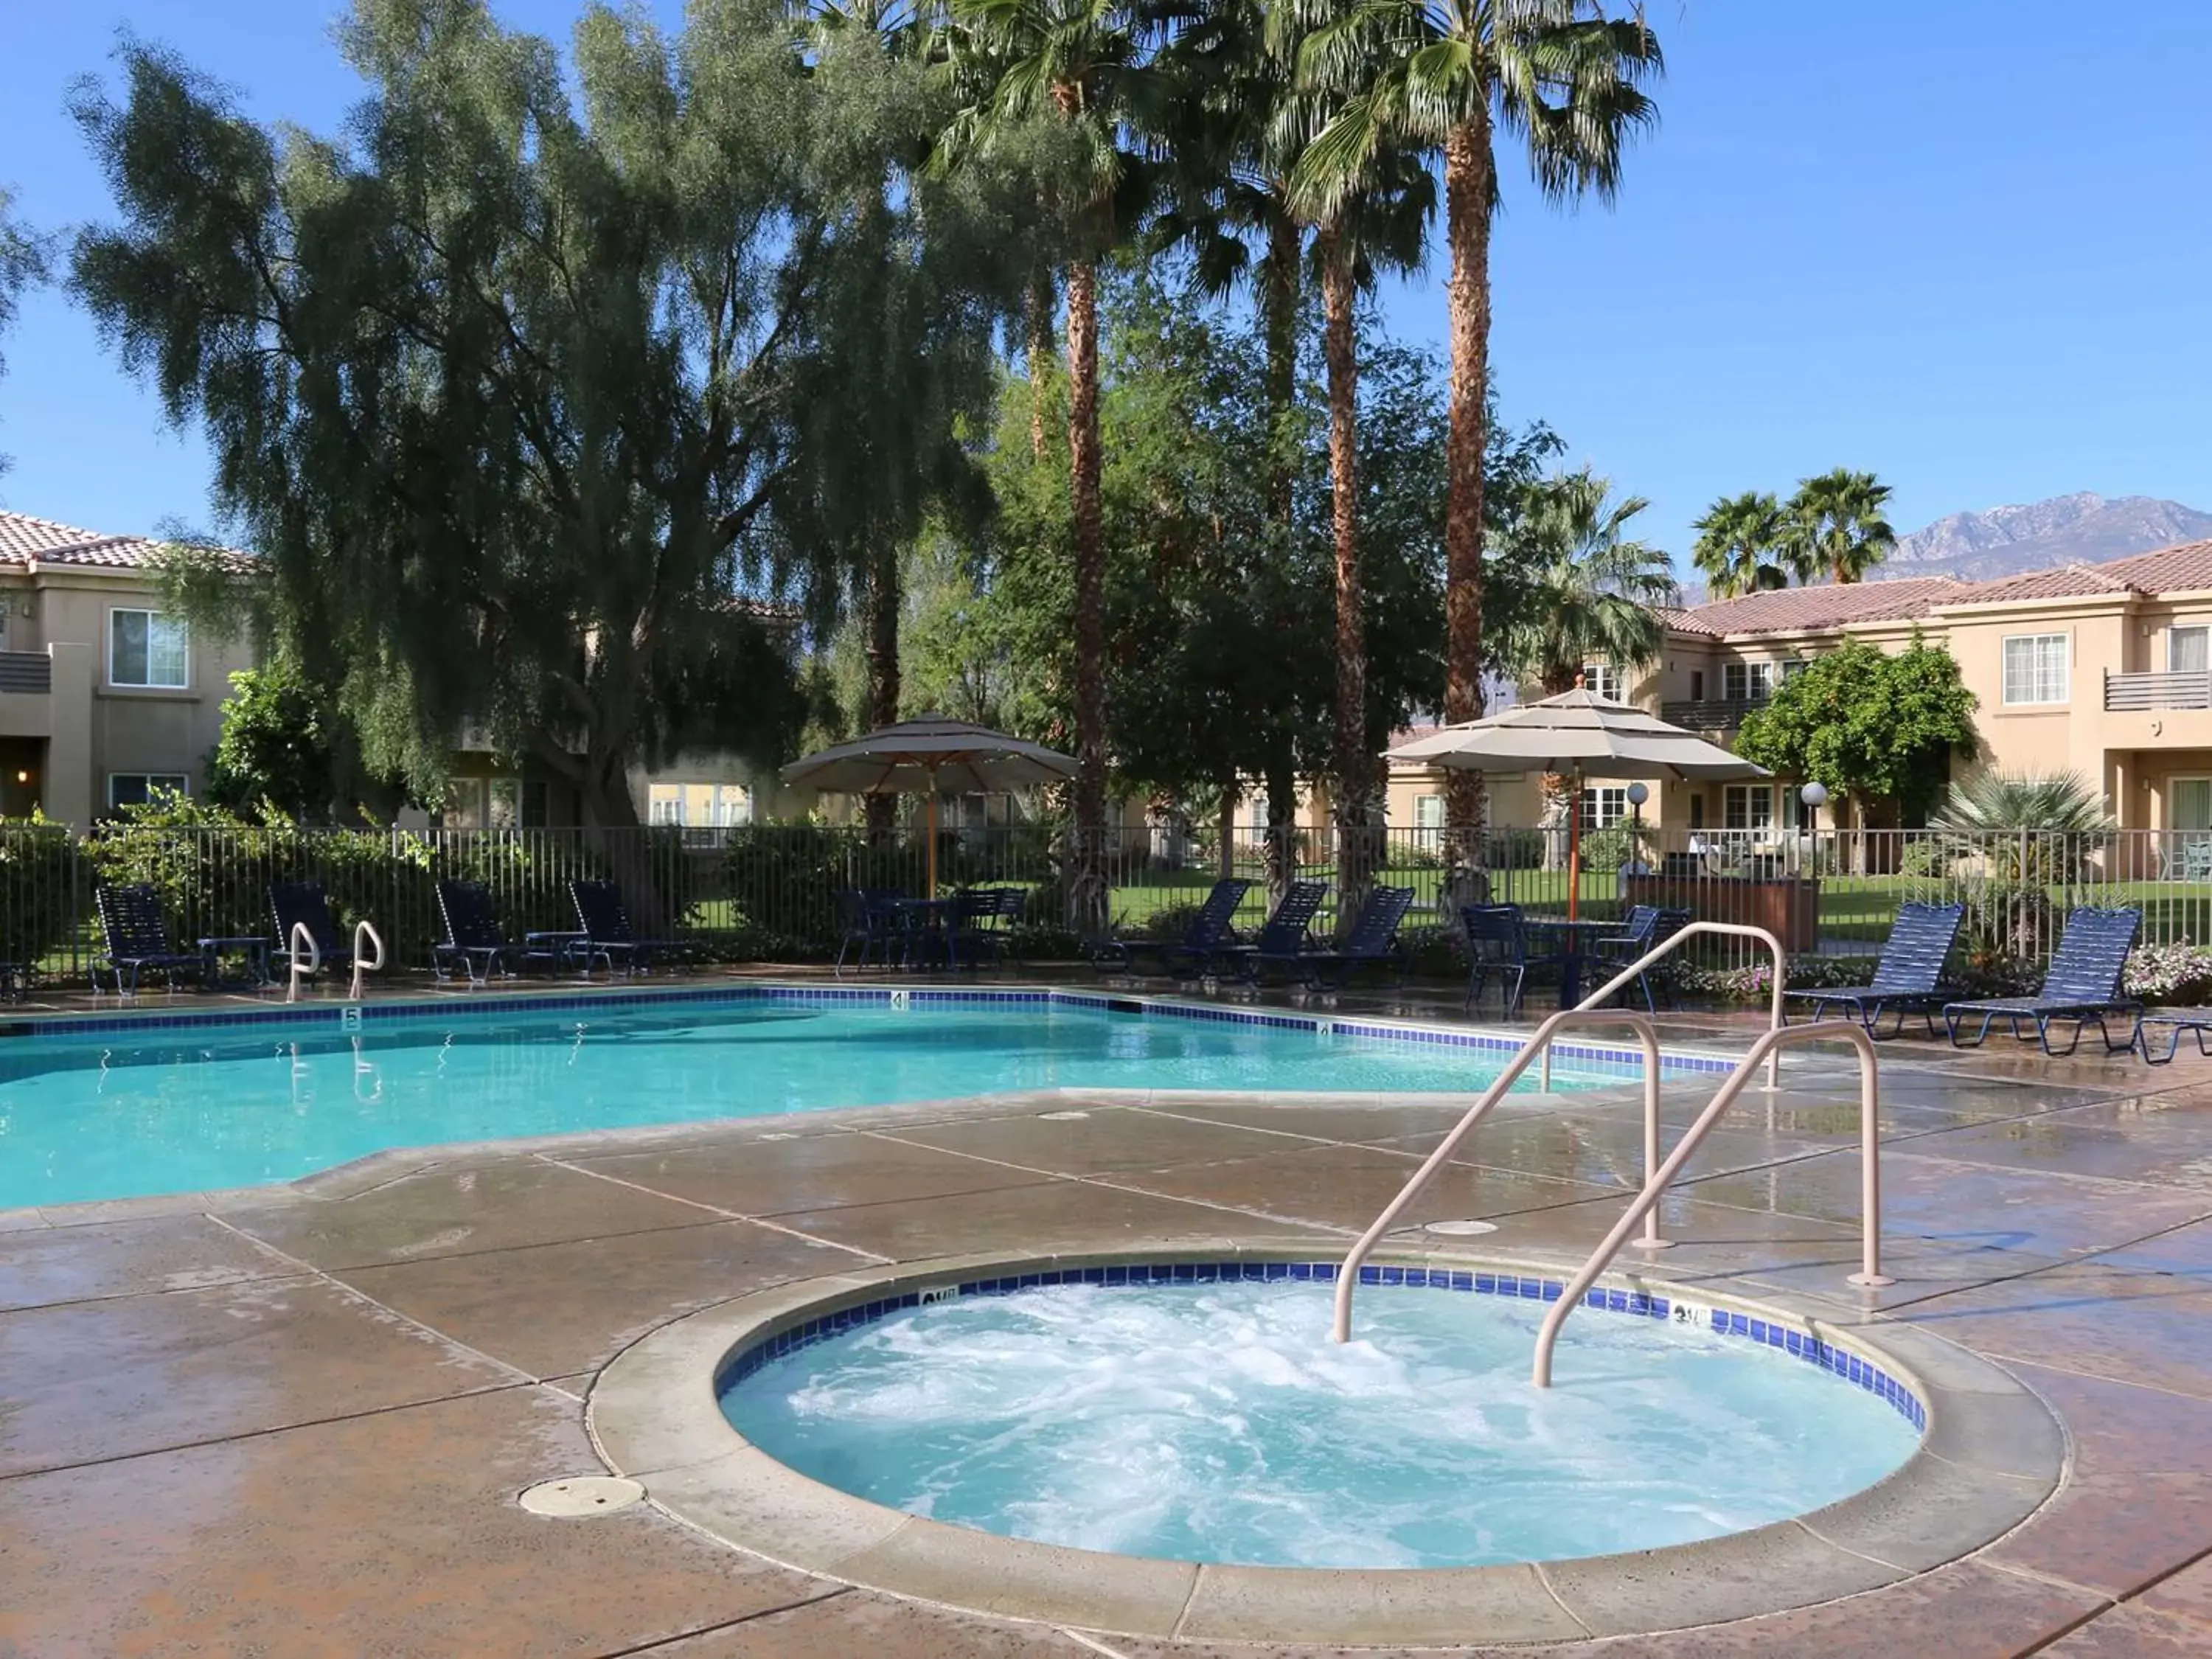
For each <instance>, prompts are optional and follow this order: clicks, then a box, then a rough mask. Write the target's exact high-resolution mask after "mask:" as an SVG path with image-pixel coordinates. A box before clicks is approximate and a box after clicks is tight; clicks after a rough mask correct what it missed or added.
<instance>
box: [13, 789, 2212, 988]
mask: <svg viewBox="0 0 2212 1659" xmlns="http://www.w3.org/2000/svg"><path fill="white" fill-rule="evenodd" d="M1097 841H1098V842H1099V844H1100V845H1101V846H1102V847H1103V861H1104V876H1105V879H1106V883H1107V887H1108V891H1109V904H1108V908H1109V915H1110V924H1111V926H1113V927H1115V929H1117V930H1120V931H1123V932H1132V933H1145V932H1152V933H1179V932H1180V931H1181V929H1182V926H1183V924H1184V922H1185V921H1187V920H1188V916H1189V915H1190V913H1191V912H1192V911H1193V910H1194V908H1195V907H1196V906H1197V905H1198V904H1199V903H1200V902H1201V901H1202V900H1203V899H1204V897H1205V896H1206V891H1207V890H1208V889H1209V888H1210V886H1211V885H1212V883H1213V881H1214V880H1215V879H1216V878H1218V876H1220V875H1222V874H1225V873H1226V874H1232V875H1237V876H1241V877H1243V878H1247V879H1249V880H1250V881H1251V882H1252V883H1253V888H1252V891H1251V892H1250V894H1249V896H1247V899H1246V901H1245V904H1244V908H1243V912H1242V913H1241V915H1240V921H1247V922H1251V923H1256V922H1258V921H1260V920H1261V917H1262V916H1264V915H1265V914H1266V911H1267V907H1268V903H1269V896H1270V894H1271V893H1272V892H1274V891H1279V890H1280V887H1281V885H1282V884H1284V883H1285V882H1286V881H1288V880H1291V879H1292V878H1318V879H1323V880H1328V881H1329V882H1331V883H1332V884H1333V885H1332V891H1331V896H1330V897H1331V904H1332V907H1333V906H1334V902H1336V900H1337V899H1338V898H1339V897H1340V894H1339V893H1338V892H1337V891H1336V890H1335V887H1334V884H1335V883H1336V881H1337V878H1338V876H1339V874H1340V864H1339V860H1338V859H1337V857H1336V848H1335V847H1334V842H1333V838H1332V837H1331V836H1329V835H1328V834H1327V833H1325V832H1312V831H1294V832H1291V833H1289V834H1286V835H1283V836H1278V837H1275V838H1273V839H1270V838H1269V837H1267V836H1265V835H1260V834H1245V833H1241V832H1240V834H1239V835H1237V836H1235V837H1232V839H1231V842H1230V844H1229V846H1228V847H1227V848H1222V847H1221V846H1220V845H1219V844H1218V842H1214V841H1210V840H1207V839H1204V838H1200V837H1194V836H1189V835H1188V834H1178V833H1173V832H1170V831H1165V830H1160V831H1147V830H1142V829H1120V830H1110V831H1108V832H1105V833H1104V834H1103V835H1102V836H1099V837H1097ZM1446 854H1447V844H1446V842H1445V840H1444V832H1443V831H1442V830H1440V829H1393V830H1390V831H1388V832H1386V833H1383V834H1382V835H1380V836H1376V838H1375V840H1374V841H1373V842H1372V843H1371V845H1370V853H1369V856H1368V858H1367V859H1366V860H1364V861H1365V862H1367V863H1369V864H1370V865H1371V866H1372V868H1371V872H1370V877H1369V879H1370V880H1372V881H1374V882H1376V883H1383V884H1394V885H1401V886H1408V887H1411V888H1413V890H1414V895H1415V897H1414V908H1413V913H1412V917H1411V920H1410V921H1409V924H1408V926H1409V927H1410V928H1411V929H1412V930H1413V934H1414V936H1415V939H1416V942H1417V943H1424V942H1425V944H1427V945H1430V946H1432V947H1434V949H1435V950H1436V951H1437V962H1436V965H1437V967H1438V969H1439V970H1442V969H1443V967H1444V966H1445V963H1444V958H1445V957H1448V956H1449V950H1450V941H1451V939H1452V937H1453V935H1454V933H1455V927H1454V917H1455V907H1456V906H1457V905H1458V904H1459V903H1462V902H1468V901H1470V900H1475V899H1483V900H1487V901H1490V902H1501V903H1513V904H1518V905H1521V906H1522V907H1524V908H1528V909H1529V910H1532V911H1536V912H1544V913H1557V912H1560V911H1564V910H1565V908H1567V905H1568V887H1569V879H1568V872H1567V861H1568V845H1567V838H1566V836H1565V834H1564V832H1562V831H1560V830H1558V829H1526V828H1512V829H1491V830H1487V831H1486V832H1484V833H1483V834H1482V835H1481V836H1480V837H1479V839H1478V841H1477V842H1476V843H1475V844H1474V845H1473V846H1472V847H1471V848H1468V856H1466V857H1465V858H1463V859H1460V860H1448V858H1447V856H1446ZM1580 855H1581V878H1580V886H1579V889H1578V890H1577V894H1576V904H1577V908H1578V909H1579V910H1580V911H1581V912H1582V913H1583V914H1584V915H1589V916H1592V917H1598V918H1602V917H1607V916H1611V915H1619V914H1620V913H1622V912H1623V911H1624V910H1625V909H1626V908H1627V907H1628V906H1629V905H1631V904H1634V903H1639V902H1649V903H1656V904H1662V905H1670V906H1679V907H1680V908H1686V909H1689V910H1692V911H1693V912H1695V913H1696V914H1697V915H1700V916H1702V917H1705V918H1706V919H1708V920H1713V921H1748V922H1756V923H1759V924H1760V925H1763V926H1766V927H1771V928H1772V930H1773V931H1775V932H1776V933H1778V934H1779V935H1780V936H1781V937H1782V938H1783V939H1784V944H1785V945H1787V947H1788V948H1789V949H1790V951H1791V952H1792V954H1793V955H1795V956H1797V957H1830V958H1834V959H1838V960H1841V959H1846V958H1851V957H1864V956H1868V955H1871V954H1873V952H1874V951H1876V950H1878V949H1879V947H1880V945H1881V940H1882V939H1884V938H1885V937H1886V936H1887V933H1888V930H1889V924H1890V921H1891V919H1892V918H1893V916H1894V915H1895V914H1896V910H1897V907H1898V906H1899V904H1900V903H1903V902H1905V901H1907V900H1909V899H1929V900H1934V901H1936V902H1954V901H1955V902H1959V903H1960V904H1962V905H1964V906H1965V907H1966V927H1965V929H1964V931H1963V933H1962V939H1961V953H1962V957H1963V958H1964V959H1966V960H1967V961H1970V962H1972V963H1976V964H1978V965H1979V966H1980V967H1982V968H1984V969H1986V970H1988V971H1989V972H1990V973H1991V974H1992V975H1997V976H2002V974H2003V973H2005V972H2011V973H2013V974H2015V975H2032V974H2033V971H2034V969H2035V968H2036V966H2037V965H2038V964H2039V963H2040V962H2041V961H2042V960H2043V959H2044V958H2045V957H2047V956H2048V954H2049V952H2050V950H2051V946H2052V945H2053V944H2054V943H2055V941H2056V939H2057V932H2058V929H2059V927H2061V925H2062V924H2063V920H2064V917H2065V914H2066V912H2067V911H2068V909H2069V908H2072V907H2073V906H2074V905H2076V904H2081V903H2098V904H2122V905H2130V906H2133V907H2135V908H2139V909H2141V910H2142V913H2143V939H2144V941H2145V943H2146V944H2147V945H2155V946H2161V947H2166V946H2172V947H2179V946H2182V945H2194V944H2197V943H2200V942H2205V941H2212V833H2208V832H2201V831H2154V830H2124V831H2115V832H2112V833H2108V834H2102V835H2087V836H2069V835H2056V834H2043V833H2038V832H2033V831H2029V832H2007V833H2002V834H1996V835H1988V836H1972V837H1962V836H1948V835H1940V834H1936V833H1934V832H1929V831H1921V830H1893V831H1844V832H1837V831H1823V832H1820V833H1819V834H1790V833H1786V832H1772V831H1768V830H1765V829H1743V830H1687V831H1686V830H1668V831H1665V832H1660V831H1656V830H1645V831H1644V832H1642V833H1641V834H1640V835H1638V834H1637V833H1636V832H1634V831H1633V830H1632V828H1631V827H1630V826H1628V825H1626V824H1622V825H1615V826H1609V827H1607V828H1605V829H1598V830H1595V831H1593V832H1592V833H1590V834H1589V835H1587V836H1583V838H1582V842H1581V848H1580ZM937 865H938V884H939V890H951V889H955V888H958V887H962V886H966V885H989V886H1018V887H1021V888H1023V889H1024V890H1027V891H1028V893H1029V895H1030V900H1029V903H1028V906H1027V908H1026V913H1025V916H1024V925H1023V927H1021V928H1020V929H1018V930H1017V933H1016V938H1015V941H1014V943H1015V949H1016V954H1018V955H1024V956H1028V957H1037V958H1054V957H1066V956H1068V955H1071V954H1073V952H1074V951H1075V950H1076V949H1077V947H1078V945H1079V942H1080V941H1079V939H1077V938H1076V937H1075V935H1074V934H1073V932H1072V931H1071V930H1070V929H1069V928H1068V927H1067V926H1066V903H1065V887H1064V883H1065V880H1066V870H1067V860H1066V836H1064V834H1063V833H1062V832H1061V831H1060V829H1057V828H1055V827H1054V826H1052V825H1047V824H1014V825H1000V826H994V827H992V828H990V829H974V830H948V831H945V832H944V833H943V834H941V835H940V836H939V845H938V849H937ZM927 868H928V848H927V845H926V844H925V841H924V838H923V837H922V836H921V835H919V834H916V833H913V832H909V831H902V832H899V833H898V834H896V835H894V836H890V837H884V838H878V837H872V836H870V835H869V834H868V833H867V832H866V830H865V829H860V828H858V827H850V828H848V827H844V826H829V825H822V824H813V823H798V824H759V825H748V826H743V827H738V828H732V829H676V828H665V829H662V828H654V829H633V830H621V831H593V830H583V829H507V830H398V829H392V830H382V829H379V830H366V829H302V828H293V827H281V828H273V829H177V828H172V827H166V826H163V827H155V826H131V825H106V826H103V827H102V828H101V829H99V830H98V831H96V832H94V834H92V835H90V836H74V835H72V834H70V832H69V831H67V830H65V829H60V828H58V827H56V826H52V825H46V824H38V823H31V824H9V825H5V826H0V960H4V961H8V962H13V963H27V964H30V965H32V966H33V967H34V968H35V969H37V970H38V971H39V972H40V974H41V975H43V976H45V977H46V978H48V979H51V980H54V981H64V982H67V981H82V979H83V978H84V977H85V975H86V971H87V969H88V966H89V964H90V963H92V962H93V961H94V960H95V959H97V957H98V956H99V955H100V949H101V946H100V933H99V925H98V920H97V915H96V912H95V909H94V890H95V889H96V888H97V887H98V886H99V885H100V884H103V883H118V884H119V883H127V882H147V883H150V884H152V885H153V886H154V887H155V889H156V890H157V891H158V893H159V894H160V896H161V901H162V904H163V907H164V909H165V912H166V914H167V918H168V921H169V925H170V928H171V932H172V935H173V938H174V939H176V940H177V941H179V942H180V943H182V944H183V945H186V946H189V945H190V944H191V942H192V941H194V940H196V939H202V938H208V937H214V936H218V935H221V936H246V935H270V934H273V925H272V923H271V920H270V908H269V898H268V889H269V887H270V884H272V883H275V882H280V881H287V882H289V881H315V882H320V883H321V884H323V885H324V886H325V889H326V890H328V891H329V893H330V896H331V901H332V903H333V905H334V907H335V908H337V911H338V912H339V914H340V915H341V917H342V919H343V921H344V922H345V923H346V924H347V925H348V926H350V925H351V923H353V922H354V921H358V920H362V919H367V920H370V921H374V922H375V923H376V924H377V926H378V927H379V929H380V932H381V933H383V935H384V937H385V939H386V943H387V946H388V948H389V949H390V951H391V952H392V957H393V959H394V962H395V964H396V965H398V966H404V967H416V968H419V967H422V966H426V965H427V964H428V961H429V953H430V947H431V945H432V944H433V942H434V941H435V940H436V939H438V938H439V937H440V936H441V927H440V923H439V920H438V911H437V904H436V897H435V883H436V881H437V880H438V879H439V878H442V877H458V878H469V879H474V880H480V881H483V882H484V883H485V884H488V885H489V888H490V890H491V892H492V895H493V900H494V903H495V908H497V910H498V912H499V915H500V916H501V921H502V922H503V923H504V925H505V926H506V927H507V929H508V931H509V932H510V933H514V934H517V935H519V934H520V933H524V932H526V931H532V930H538V929H550V928H560V927H573V926H574V910H573V908H572V907H571V904H570V901H569V898H568V882H569V881H570V880H571V879H572V878H579V877H583V878H612V879H614V880H616V881H618V882H620V883H621V884H622V885H623V890H624V892H625V894H626V895H627V896H628V897H629V903H630V908H631V909H632V910H633V912H635V913H636V914H637V916H638V919H639V921H640V923H641V926H647V927H652V928H653V929H656V930H665V929H671V928H672V929H679V930H681V931H682V932H684V933H685V934H686V935H687V936H689V937H690V939H693V940H695V941H696V945H697V946H698V948H699V951H700V952H701V953H702V955H703V956H706V957H711V958H716V959H720V960H726V961H791V962H806V961H818V960H821V959H823V957H827V956H829V954H830V953H832V952H833V951H835V950H836V944H837V938H838V934H839V932H840V927H841V909H840V901H839V896H840V895H841V894H842V892H844V891H845V890H848V889H850V888H854V887H865V888H871V889H878V890H900V891H904V892H908V893H919V892H920V891H921V889H922V887H923V886H924V884H925V883H926V880H927ZM1354 897H1355V899H1356V897H1357V895H1356V894H1355V895H1354ZM1335 920H1336V917H1335V913H1334V908H1328V909H1325V910H1324V912H1323V914H1322V918H1321V920H1320V922H1319V923H1318V926H1319V927H1321V928H1322V929H1324V930H1326V929H1328V928H1329V927H1333V926H1334V923H1335ZM1755 955H1756V953H1755V952H1753V951H1747V950H1744V949H1741V948H1739V947H1737V946H1735V945H1715V946H1714V947H1713V948H1712V950H1711V951H1710V952H1709V953H1708V955H1707V957H1706V961H1707V963H1708V965H1709V966H1711V967H1713V968H1715V969H1728V968H1730V967H1733V966H1743V967H1750V966H1752V965H1753V963H1754V958H1755Z"/></svg>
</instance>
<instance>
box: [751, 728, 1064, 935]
mask: <svg viewBox="0 0 2212 1659" xmlns="http://www.w3.org/2000/svg"><path fill="white" fill-rule="evenodd" d="M1074 775H1075V762H1074V760H1073V757H1069V756H1066V755H1063V754H1060V753H1059V752H1058V751H1056V750H1051V749H1047V748H1046V747H1044V745H1043V744H1035V743H1029V742H1025V741H1024V739H1022V738H1017V737H1012V736H1010V735H1008V734H1007V733H1006V732H994V731H993V730H992V729H991V728H990V727H989V726H977V725H975V724H973V723H972V722H970V721H968V720H948V719H946V718H945V716H944V715H942V714H921V715H918V716H916V717H915V719H913V720H901V721H900V722H899V723H898V724H897V725H896V726H883V727H881V728H879V729H878V730H877V731H873V732H866V733H863V734H862V735H861V736H860V737H857V738H854V739H853V740H852V741H851V742H850V743H841V744H835V745H833V746H832V747H830V748H828V749H823V750H817V752H816V753H814V754H811V755H809V756H807V757H805V759H803V760H795V761H793V762H792V763H791V764H790V765H788V766H787V767H785V768H784V769H783V781H785V782H786V783H803V784H808V785H811V787H814V788H817V789H826V790H829V791H831V792H833V793H839V794H848V795H910V794H913V793H915V792H916V791H918V790H919V791H921V792H923V793H926V794H927V797H928V799H929V896H930V897H932V898H935V897H936V896H937V797H938V795H939V793H941V792H943V791H945V790H947V789H951V790H955V791H957V792H958V793H961V794H997V793H1003V792H1005V791H1006V790H1009V789H1024V788H1028V787H1030V786H1031V785H1034V784H1040V783H1057V782H1059V781H1060V780H1062V779H1064V778H1071V777H1073V776H1074Z"/></svg>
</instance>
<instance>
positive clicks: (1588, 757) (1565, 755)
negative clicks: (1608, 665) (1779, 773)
mask: <svg viewBox="0 0 2212 1659" xmlns="http://www.w3.org/2000/svg"><path fill="white" fill-rule="evenodd" d="M1384 758H1385V759H1387V760H1394V761H1422V762H1426V763H1430V764H1431V765H1436V766H1443V767H1451V768H1455V769H1459V770H1462V771H1468V772H1526V771H1528V770H1530V769H1532V768H1533V769H1535V770H1538V771H1543V772H1555V773H1565V775H1568V776H1569V777H1571V778H1572V779H1573V780H1574V793H1573V795H1572V796H1571V798H1570V800H1569V805H1568V809H1567V915H1568V916H1569V918H1570V919H1571V918H1572V917H1573V916H1574V915H1575V912H1576V909H1577V901H1578V900H1579V898H1580V896H1581V891H1582V816H1583V815H1582V799H1581V796H1582V787H1583V779H1584V778H1585V777H1593V778H1629V779H1636V778H1647V779H1658V780H1662V781H1663V780H1666V779H1669V778H1673V779H1677V780H1680V781H1688V782H1699V783H1723V782H1729V781H1737V780H1741V779H1746V778H1771V777H1772V776H1773V774H1772V773H1771V772H1770V771H1768V770H1767V769H1765V767H1763V766H1754V765H1753V764H1752V763H1750V762H1749V761H1747V760H1745V759H1743V758H1742V757H1741V756H1737V755H1731V754H1730V753H1729V751H1728V750H1725V749H1723V748H1721V747H1719V746H1718V745H1717V744H1710V743H1707V742H1706V741H1705V739H1704V738H1701V737H1699V736H1698V734H1697V733H1696V732H1686V731H1684V730H1683V729H1682V728H1681V727H1680V726H1669V725H1668V723H1667V722H1666V721H1665V720H1661V719H1660V718H1659V717H1658V716H1657V715H1656V714H1647V713H1645V712H1644V710H1643V709H1641V708H1637V707H1635V706H1634V705H1633V704H1631V703H1625V702H1607V701H1606V700H1605V699H1604V698H1602V697H1598V696H1592V695H1591V694H1590V693H1589V691H1586V690H1583V687H1582V685H1581V684H1580V683H1579V682H1577V684H1576V687H1575V689H1574V690H1571V691H1563V692H1561V693H1560V694H1559V696H1556V697H1546V698H1544V699H1543V700H1542V701H1541V702H1529V703H1522V704H1521V705H1520V706H1519V707H1518V708H1509V709H1507V710H1506V711H1505V712H1504V714H1492V715H1488V716H1486V717H1485V718H1484V719H1481V720H1465V721H1462V723H1461V724H1459V725H1457V726H1439V727H1437V730H1436V731H1434V732H1431V733H1430V734H1429V735H1428V736H1427V737H1425V738H1415V739H1414V740H1413V742H1411V743H1409V744H1405V745H1404V746H1403V747H1402V748H1398V749H1393V750H1390V751H1389V754H1388V755H1387V756H1385V757H1384Z"/></svg>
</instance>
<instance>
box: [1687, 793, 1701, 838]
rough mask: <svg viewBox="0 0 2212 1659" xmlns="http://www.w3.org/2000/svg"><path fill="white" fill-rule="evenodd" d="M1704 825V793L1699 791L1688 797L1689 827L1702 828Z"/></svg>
mask: <svg viewBox="0 0 2212 1659" xmlns="http://www.w3.org/2000/svg"><path fill="white" fill-rule="evenodd" d="M1690 828H1691V829H1704V828H1705V796H1704V794H1703V793H1699V794H1695V795H1692V796H1691V797H1690Z"/></svg>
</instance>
